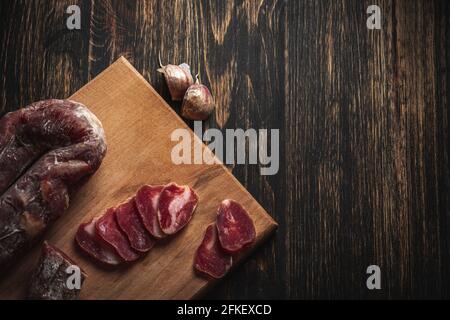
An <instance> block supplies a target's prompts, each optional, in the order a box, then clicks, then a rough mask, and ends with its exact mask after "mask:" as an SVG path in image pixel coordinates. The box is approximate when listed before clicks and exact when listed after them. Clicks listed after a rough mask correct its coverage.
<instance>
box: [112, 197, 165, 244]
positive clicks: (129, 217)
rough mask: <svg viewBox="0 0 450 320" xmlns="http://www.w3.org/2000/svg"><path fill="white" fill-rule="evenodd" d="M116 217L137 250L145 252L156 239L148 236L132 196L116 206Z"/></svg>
mask: <svg viewBox="0 0 450 320" xmlns="http://www.w3.org/2000/svg"><path fill="white" fill-rule="evenodd" d="M116 218H117V223H118V225H119V227H120V229H121V230H122V231H123V232H124V233H125V234H126V235H127V237H128V240H129V241H130V244H131V247H132V248H133V249H135V250H137V251H139V252H147V251H149V250H150V249H151V248H153V246H154V245H155V243H156V241H155V240H154V239H152V238H151V237H150V235H149V234H148V232H147V230H146V229H145V227H144V224H143V223H142V221H141V218H140V216H139V213H138V210H137V208H136V205H135V203H134V198H131V199H129V200H128V201H127V202H125V203H123V204H121V205H120V206H118V207H117V208H116Z"/></svg>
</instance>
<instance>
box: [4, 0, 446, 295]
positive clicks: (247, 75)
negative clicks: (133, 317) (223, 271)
mask: <svg viewBox="0 0 450 320" xmlns="http://www.w3.org/2000/svg"><path fill="white" fill-rule="evenodd" d="M373 2H376V4H378V5H379V6H380V7H381V9H382V29H381V30H368V29H367V27H366V19H367V18H368V14H367V13H366V9H367V7H368V6H369V5H371V4H374V3H373ZM70 4H78V5H79V6H80V8H81V15H82V21H81V30H73V31H71V30H68V29H67V28H66V19H67V17H68V14H66V13H65V11H66V8H67V6H68V5H70ZM0 11H1V15H0V17H1V21H0V23H1V28H0V43H1V49H0V50H1V51H0V74H1V79H0V80H1V81H0V106H1V111H2V114H4V113H5V112H6V111H10V110H14V109H17V108H19V107H21V106H25V105H27V104H28V103H30V102H32V101H36V100H40V99H45V98H51V97H68V96H69V95H71V94H72V93H73V92H75V91H76V90H77V89H79V88H80V87H81V86H83V85H84V84H85V83H87V82H88V81H89V80H91V79H92V78H94V77H95V76H96V75H97V74H99V73H100V72H101V71H102V70H103V69H105V68H106V67H107V66H108V65H110V64H111V63H112V62H113V61H114V60H116V59H117V58H118V57H119V56H121V55H123V56H125V57H126V58H127V59H129V60H130V61H131V62H132V63H133V64H134V66H135V67H136V68H137V70H139V71H140V72H141V73H142V74H143V75H144V77H145V78H146V79H147V80H148V81H149V82H150V83H151V84H152V85H153V86H154V87H155V88H156V89H157V90H158V91H159V92H160V93H161V94H162V95H163V96H164V97H165V98H168V92H167V88H166V87H165V84H164V82H163V80H162V78H161V76H160V75H158V74H157V73H156V72H155V69H156V68H157V57H158V53H159V52H161V56H162V58H163V60H164V61H166V62H183V61H186V62H188V63H190V64H191V65H192V68H193V69H194V71H196V72H197V71H198V70H199V72H200V74H201V78H202V81H203V82H204V83H205V84H207V85H209V86H210V87H211V89H212V91H213V93H214V95H215V98H216V102H217V103H216V105H217V109H216V112H215V115H213V116H212V117H211V119H210V121H209V123H208V126H209V127H215V128H220V129H222V130H225V129H226V128H233V129H234V128H243V129H248V128H255V129H264V128H268V129H276V128H278V129H280V135H281V146H280V148H281V149H280V155H281V165H280V171H279V173H278V174H277V175H274V176H261V175H260V172H259V166H258V165H236V166H234V167H233V168H230V169H232V170H233V173H234V175H235V176H236V177H237V178H238V179H239V180H240V181H241V182H242V183H243V184H244V185H245V186H246V187H247V188H248V190H249V191H250V192H251V193H252V194H253V195H254V196H255V198H256V199H257V200H258V201H260V203H261V204H262V205H263V206H264V207H265V208H266V209H267V211H268V212H270V213H271V214H272V215H273V216H274V217H275V218H276V219H277V221H278V222H279V223H280V228H279V230H278V232H277V235H276V236H274V237H273V238H272V239H271V240H270V241H269V242H268V243H267V244H266V245H265V246H263V247H262V248H261V249H259V250H258V251H257V252H256V253H255V254H254V255H253V256H252V257H251V258H249V259H248V260H247V262H246V263H245V264H244V265H243V266H242V267H240V268H238V269H237V270H236V271H235V272H233V273H232V274H230V276H229V277H228V278H227V279H226V280H225V281H223V282H222V283H221V284H220V285H218V286H217V287H216V288H215V289H214V290H213V291H212V292H211V294H210V295H209V296H208V298H277V299H278V298H279V299H282V298H308V299H309V298H445V297H446V298H449V297H450V294H449V292H450V230H449V228H450V211H449V208H450V198H449V184H450V172H449V161H450V159H449V156H450V154H449V151H450V144H449V141H450V140H449V123H450V113H449V105H448V103H449V101H450V71H449V68H450V53H449V49H450V3H449V2H448V1H446V0H442V1H427V0H423V1H420V0H404V1H394V0H377V1H361V0H348V1H338V0H335V1H327V0H320V1H295V0H292V1H275V0H273V1H256V0H255V1H253V0H249V1H242V0H241V1H235V2H232V1H222V0H217V1H200V0H197V1H187V0H186V1H181V0H180V1H166V0H164V1H158V0H155V1H106V0H103V1H100V0H97V1H76V0H70V1H61V0H53V1H1V2H0ZM172 105H173V107H174V108H175V109H176V110H178V109H179V105H177V104H172ZM155 121H157V120H155ZM371 264H376V265H379V266H380V268H381V275H382V279H381V280H382V289H381V290H373V291H370V290H368V289H367V287H366V279H367V277H368V275H367V274H366V268H367V267H368V266H369V265H371Z"/></svg>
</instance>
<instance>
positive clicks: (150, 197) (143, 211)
mask: <svg viewBox="0 0 450 320" xmlns="http://www.w3.org/2000/svg"><path fill="white" fill-rule="evenodd" d="M163 188H164V186H148V185H147V186H143V187H141V188H140V189H139V190H138V192H137V193H136V197H135V199H134V200H135V202H136V206H137V208H138V211H139V215H140V216H141V218H142V222H143V223H144V226H145V228H146V229H147V231H148V232H149V233H150V234H151V235H152V236H153V237H155V238H157V239H162V238H164V237H165V236H166V235H165V234H164V233H163V232H162V230H161V227H160V226H159V221H158V204H159V195H160V194H161V191H162V189H163Z"/></svg>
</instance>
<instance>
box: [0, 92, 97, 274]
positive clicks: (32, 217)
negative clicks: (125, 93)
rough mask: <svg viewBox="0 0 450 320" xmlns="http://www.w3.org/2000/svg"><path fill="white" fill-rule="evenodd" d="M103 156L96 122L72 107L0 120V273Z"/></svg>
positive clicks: (56, 104)
mask: <svg viewBox="0 0 450 320" xmlns="http://www.w3.org/2000/svg"><path fill="white" fill-rule="evenodd" d="M105 153H106V142H105V136H104V132H103V128H102V125H101V123H100V121H99V120H98V119H97V118H96V117H95V115H94V114H92V113H91V112H90V111H89V110H88V109H87V108H86V107H85V106H84V105H82V104H80V103H77V102H74V101H69V100H45V101H40V102H37V103H34V104H32V105H30V106H28V107H27V108H24V109H21V110H19V111H15V112H11V113H8V114H7V115H5V116H4V117H3V118H2V119H1V120H0V194H1V197H0V269H3V268H5V267H6V266H8V265H10V264H11V263H12V262H13V260H14V259H15V258H16V257H18V256H19V255H20V254H21V253H22V252H23V251H25V250H26V249H27V248H28V247H29V246H30V245H31V244H32V243H33V242H34V241H35V240H36V239H37V238H39V236H41V235H42V234H43V233H44V231H45V230H46V229H47V228H48V227H49V226H50V225H51V223H52V222H53V221H54V220H55V219H56V218H58V217H59V216H60V215H61V214H62V213H63V212H64V210H65V209H67V208H68V206H69V194H70V191H71V190H72V189H73V187H74V185H75V184H76V183H78V182H79V181H80V180H81V179H83V178H85V177H87V176H89V175H91V174H93V173H94V172H95V171H96V170H97V169H98V168H99V166H100V164H101V162H102V160H103V158H104V156H105Z"/></svg>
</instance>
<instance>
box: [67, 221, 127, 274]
mask: <svg viewBox="0 0 450 320" xmlns="http://www.w3.org/2000/svg"><path fill="white" fill-rule="evenodd" d="M97 220H98V218H93V219H91V220H90V221H89V222H87V223H82V224H81V225H80V226H79V227H78V230H77V233H76V235H75V240H76V242H77V244H78V245H79V246H80V248H81V249H83V251H84V252H85V253H87V254H88V255H89V256H91V257H93V258H94V259H96V260H98V261H100V262H102V263H104V264H107V265H111V266H115V265H118V264H120V263H122V262H123V259H122V258H121V257H120V256H119V255H118V254H117V253H116V251H115V250H114V248H113V247H112V246H111V245H110V244H108V243H107V242H105V240H103V239H102V238H101V237H100V236H99V235H98V234H97V231H96V230H95V225H96V223H97Z"/></svg>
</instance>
